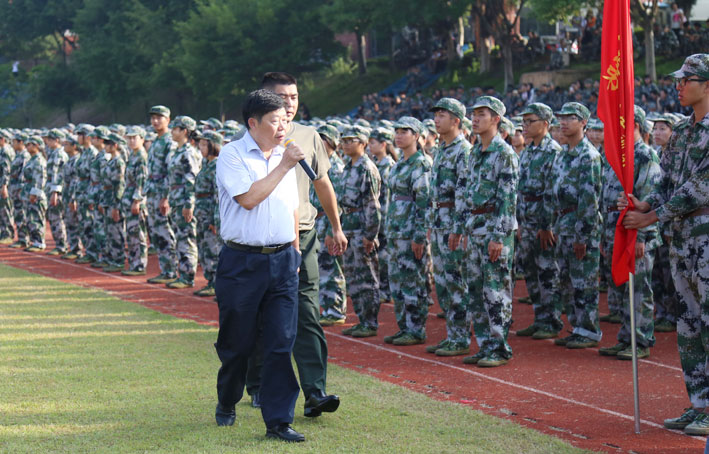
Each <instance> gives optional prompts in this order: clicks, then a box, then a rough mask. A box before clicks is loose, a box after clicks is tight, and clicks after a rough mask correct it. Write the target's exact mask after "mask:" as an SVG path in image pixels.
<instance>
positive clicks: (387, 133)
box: [370, 127, 394, 142]
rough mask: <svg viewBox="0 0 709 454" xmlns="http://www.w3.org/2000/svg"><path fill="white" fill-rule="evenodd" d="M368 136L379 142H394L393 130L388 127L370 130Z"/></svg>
mask: <svg viewBox="0 0 709 454" xmlns="http://www.w3.org/2000/svg"><path fill="white" fill-rule="evenodd" d="M370 137H371V138H372V139H376V140H378V141H380V142H394V131H392V130H391V129H389V128H383V127H379V128H376V129H375V130H374V131H372V134H371V135H370Z"/></svg>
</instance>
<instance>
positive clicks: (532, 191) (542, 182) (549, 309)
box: [517, 111, 564, 333]
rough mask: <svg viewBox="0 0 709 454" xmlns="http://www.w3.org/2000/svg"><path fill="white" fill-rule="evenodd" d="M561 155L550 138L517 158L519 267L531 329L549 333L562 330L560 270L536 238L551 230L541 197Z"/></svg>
mask: <svg viewBox="0 0 709 454" xmlns="http://www.w3.org/2000/svg"><path fill="white" fill-rule="evenodd" d="M525 112H527V111H525ZM529 113H536V112H531V111H529ZM560 152H561V146H560V145H559V144H558V143H557V142H556V141H555V140H554V139H552V138H551V135H550V134H547V135H546V136H545V137H544V138H543V139H542V141H541V142H540V143H539V146H537V145H535V144H534V143H531V144H529V145H528V146H527V147H525V149H524V150H523V151H522V153H521V154H520V157H519V167H520V177H519V191H518V196H517V219H518V220H519V223H520V240H519V259H520V260H519V266H520V268H521V270H522V272H523V273H524V277H525V282H526V285H527V291H528V292H529V298H530V300H531V302H532V305H533V308H534V327H535V328H536V329H537V330H540V331H548V332H552V333H554V332H558V331H560V330H561V328H563V326H564V324H563V322H562V321H561V309H562V307H561V301H560V299H559V295H558V287H559V277H558V276H559V268H558V266H557V263H556V258H555V257H554V248H553V247H549V248H547V249H546V250H543V249H542V247H541V243H540V240H539V237H538V236H537V234H538V232H539V231H540V230H547V231H551V230H552V226H551V224H552V216H551V213H550V211H549V210H545V209H544V194H545V193H546V192H547V191H548V190H549V188H550V187H551V185H552V172H553V167H554V160H555V159H556V158H557V156H558V155H559V153H560Z"/></svg>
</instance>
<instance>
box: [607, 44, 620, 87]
mask: <svg viewBox="0 0 709 454" xmlns="http://www.w3.org/2000/svg"><path fill="white" fill-rule="evenodd" d="M613 61H614V62H615V68H614V67H613V65H608V69H607V70H606V74H607V75H606V76H603V78H604V79H606V80H607V81H608V86H607V87H606V89H608V90H613V91H615V90H617V89H618V78H619V77H620V50H619V51H618V55H616V56H615V57H613Z"/></svg>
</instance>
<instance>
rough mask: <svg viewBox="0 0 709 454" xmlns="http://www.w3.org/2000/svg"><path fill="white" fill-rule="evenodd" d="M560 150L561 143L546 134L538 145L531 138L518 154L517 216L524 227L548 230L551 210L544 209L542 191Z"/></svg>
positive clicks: (550, 180)
mask: <svg viewBox="0 0 709 454" xmlns="http://www.w3.org/2000/svg"><path fill="white" fill-rule="evenodd" d="M560 152H561V145H559V144H558V143H557V142H556V141H555V140H554V139H552V138H551V134H547V135H546V136H544V138H543V139H542V141H541V142H540V143H539V146H536V145H534V142H532V143H531V144H529V145H528V146H527V147H525V148H524V150H522V153H521V154H520V156H519V186H518V188H517V220H518V221H519V223H520V224H522V225H523V226H525V227H529V228H531V229H539V230H551V225H552V221H553V219H552V212H551V210H546V209H544V194H546V193H547V191H549V189H550V188H551V185H552V174H553V171H554V160H555V159H556V157H557V155H558V154H559V153H560Z"/></svg>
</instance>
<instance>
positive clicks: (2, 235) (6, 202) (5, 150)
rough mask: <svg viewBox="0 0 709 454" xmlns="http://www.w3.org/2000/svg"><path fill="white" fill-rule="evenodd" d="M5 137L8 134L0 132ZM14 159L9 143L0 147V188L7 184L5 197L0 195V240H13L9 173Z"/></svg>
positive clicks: (13, 152)
mask: <svg viewBox="0 0 709 454" xmlns="http://www.w3.org/2000/svg"><path fill="white" fill-rule="evenodd" d="M0 133H1V134H3V136H4V137H5V138H6V140H7V138H8V137H9V134H6V133H5V132H4V131H2V132H0ZM14 159H15V150H13V149H12V147H11V146H10V145H7V144H6V145H5V146H4V147H2V148H1V149H0V188H2V187H3V186H7V198H6V199H3V198H2V197H0V240H5V239H6V240H8V241H10V240H13V239H14V238H15V230H14V229H13V224H14V222H13V212H12V211H13V209H12V196H11V195H10V175H11V170H12V161H13V160H14Z"/></svg>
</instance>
